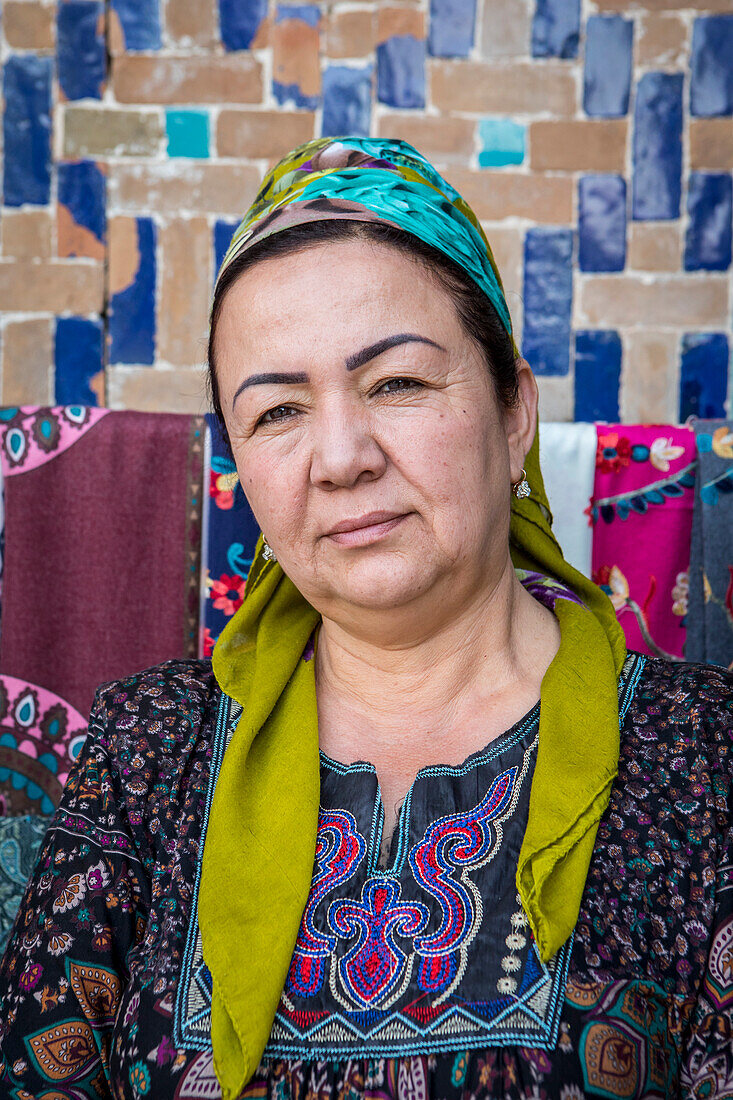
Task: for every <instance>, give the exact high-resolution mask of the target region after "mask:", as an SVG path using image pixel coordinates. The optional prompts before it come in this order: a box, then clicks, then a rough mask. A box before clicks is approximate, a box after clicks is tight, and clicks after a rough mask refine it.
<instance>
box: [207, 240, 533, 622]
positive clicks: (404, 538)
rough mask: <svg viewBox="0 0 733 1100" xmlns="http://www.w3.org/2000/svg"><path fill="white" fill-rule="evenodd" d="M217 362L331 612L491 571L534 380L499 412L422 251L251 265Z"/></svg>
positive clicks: (281, 527) (232, 296) (270, 499)
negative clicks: (417, 255)
mask: <svg viewBox="0 0 733 1100" xmlns="http://www.w3.org/2000/svg"><path fill="white" fill-rule="evenodd" d="M216 368H217V376H218V381H219V388H220V394H221V400H222V407H223V411H224V416H225V419H226V424H227V428H228V430H229V435H230V439H231V444H232V449H233V452H234V458H235V461H236V464H237V469H238V471H239V476H240V480H241V482H242V485H243V487H244V490H245V492H246V494H247V497H248V499H249V502H250V504H251V506H252V510H253V512H254V514H255V517H256V519H257V521H258V523H259V525H260V527H261V528H262V530H263V531H264V533H265V536H266V538H267V540H268V542H269V543H270V545H271V546H272V548H273V550H274V551H275V553H276V555H277V558H278V560H279V562H280V564H281V565H282V567H283V569H284V570H285V572H286V573H287V575H288V576H289V577H290V578H291V580H292V581H293V582H294V584H295V585H296V587H297V588H298V589H299V590H300V591H301V593H302V594H303V595H304V596H305V597H306V599H307V600H308V601H309V602H310V603H311V604H312V605H313V606H314V607H316V608H317V609H318V610H319V611H320V612H321V613H322V614H324V615H326V616H327V617H329V618H334V619H339V618H342V619H343V618H344V617H346V618H349V617H350V616H351V617H352V618H353V616H354V615H355V614H357V615H358V613H359V611H360V610H361V611H362V612H364V611H366V610H367V609H371V610H379V611H384V610H386V609H399V608H409V607H411V606H412V607H421V608H424V606H425V603H426V600H429V601H431V602H432V603H433V604H434V606H435V607H438V608H439V607H441V606H446V605H445V600H446V599H447V598H448V596H449V595H450V603H449V604H448V606H452V607H454V608H455V601H456V599H460V598H461V597H462V596H465V597H468V598H470V596H471V593H472V592H477V591H480V590H481V588H482V586H485V585H487V584H488V585H491V584H492V581H493V583H496V580H498V577H499V576H501V574H502V572H503V570H504V568H505V566H506V562H507V556H508V528H509V511H510V491H511V483H512V481H516V480H518V478H519V476H520V472H521V468H522V463H523V458H524V455H525V453H526V450H527V449H528V447H529V442H531V432H532V425H533V424H534V408H535V407H531V408H528V407H527V405H528V403H529V405H530V406H531V405H532V401H533V400H536V387H535V386H534V381H533V379H532V378H531V374H530V372H529V371H528V368H523V375H522V379H523V380H522V383H521V386H520V389H521V393H522V401H521V402H520V406H519V408H518V409H517V410H516V411H512V412H511V413H507V412H505V411H504V410H502V409H501V408H500V406H499V404H498V402H497V400H496V397H495V395H494V388H493V384H492V381H491V377H490V374H489V371H488V368H487V366H486V363H485V361H484V359H483V357H482V355H481V353H480V351H479V350H478V348H477V347H476V346H475V344H474V343H473V341H472V340H471V339H470V338H469V337H468V336H467V335H466V334H465V332H464V330H463V328H462V325H461V323H460V320H459V318H458V315H457V313H456V309H455V306H454V305H453V302H452V300H451V298H450V297H449V295H448V294H447V293H446V291H444V290H443V289H442V287H441V286H440V285H439V284H438V283H437V282H436V281H435V280H434V278H433V277H432V276H430V274H429V273H428V272H426V271H425V269H424V268H423V267H422V266H421V265H420V264H419V263H417V262H415V261H413V260H412V259H410V258H409V257H407V256H405V255H403V254H402V253H400V252H397V251H396V250H394V249H392V248H390V247H389V246H385V245H378V244H373V243H371V242H364V241H344V242H334V243H332V244H323V245H317V246H312V247H310V248H307V249H306V250H304V251H302V252H300V253H298V254H295V255H292V256H289V257H282V258H277V259H271V260H267V261H264V262H262V263H259V264H256V265H254V266H253V267H252V268H251V269H250V270H249V271H246V272H245V273H244V274H243V275H242V276H240V278H239V279H238V280H237V282H236V283H235V284H234V285H233V286H232V287H231V289H230V290H229V292H228V294H227V296H226V298H225V300H224V303H223V307H222V311H221V314H220V318H219V323H218V328H217V333H216ZM525 375H529V379H530V381H528V380H527V378H526V377H525ZM528 424H529V425H530V427H528ZM528 433H529V434H528ZM528 439H529V442H528ZM435 601H437V602H435Z"/></svg>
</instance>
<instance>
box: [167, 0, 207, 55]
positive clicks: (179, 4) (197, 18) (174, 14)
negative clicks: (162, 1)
mask: <svg viewBox="0 0 733 1100" xmlns="http://www.w3.org/2000/svg"><path fill="white" fill-rule="evenodd" d="M165 22H166V27H167V29H168V36H169V38H170V41H171V42H172V43H173V44H174V45H176V46H206V47H212V46H215V45H216V43H217V39H218V34H217V20H216V8H215V0H195V2H194V3H192V2H191V0H167V3H166V5H165Z"/></svg>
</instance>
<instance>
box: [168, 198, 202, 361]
mask: <svg viewBox="0 0 733 1100" xmlns="http://www.w3.org/2000/svg"><path fill="white" fill-rule="evenodd" d="M159 241H160V249H159V256H160V263H159V285H160V289H159V291H158V326H157V327H158V338H157V352H158V357H159V358H160V359H162V360H163V362H166V363H173V364H175V365H176V366H193V365H194V364H197V363H201V362H202V361H203V360H204V359H205V358H206V334H207V330H208V327H209V301H210V298H211V279H212V275H211V271H210V270H209V265H210V253H211V232H210V230H209V226H208V223H207V221H206V218H188V219H182V218H179V219H177V220H176V221H174V222H170V224H168V225H165V226H163V228H162V229H161V230H160V234H159Z"/></svg>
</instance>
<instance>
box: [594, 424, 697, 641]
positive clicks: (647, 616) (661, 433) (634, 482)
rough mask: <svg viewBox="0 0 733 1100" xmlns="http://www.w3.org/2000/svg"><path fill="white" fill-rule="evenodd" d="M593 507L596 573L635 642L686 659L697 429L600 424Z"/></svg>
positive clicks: (628, 635) (626, 633)
mask: <svg viewBox="0 0 733 1100" xmlns="http://www.w3.org/2000/svg"><path fill="white" fill-rule="evenodd" d="M597 433H598V445H597V449H596V473H595V482H594V486H593V499H592V501H591V505H590V508H589V515H590V518H591V522H592V524H593V572H592V577H593V580H594V581H596V583H597V584H600V585H601V587H602V588H604V589H605V591H606V592H607V593H608V595H609V596H610V598H611V602H612V603H613V605H614V607H615V608H616V614H617V615H618V618H619V622H620V623H621V625H622V626H623V628H624V634H625V635H626V644H627V646H628V648H629V649H633V650H638V651H639V652H642V653H649V654H652V655H654V656H657V657H665V658H666V659H668V660H674V661H680V660H682V657H683V652H684V645H685V625H686V622H687V612H688V602H689V569H690V538H691V531H692V507H693V489H694V485H695V437H694V434H693V432H692V431H691V430H690V429H689V428H673V427H669V426H667V425H664V426H662V425H628V424H627V425H623V424H618V425H610V426H607V425H602V424H599V425H598V426H597Z"/></svg>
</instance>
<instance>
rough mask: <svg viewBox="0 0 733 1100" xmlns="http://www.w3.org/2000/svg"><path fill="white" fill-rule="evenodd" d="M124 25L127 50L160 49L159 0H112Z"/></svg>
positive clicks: (123, 32) (121, 23)
mask: <svg viewBox="0 0 733 1100" xmlns="http://www.w3.org/2000/svg"><path fill="white" fill-rule="evenodd" d="M112 10H113V11H114V12H116V13H117V17H118V19H119V21H120V25H121V27H122V34H123V36H124V39H125V49H126V50H159V49H160V47H161V45H162V43H161V37H160V4H159V0H112Z"/></svg>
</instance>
